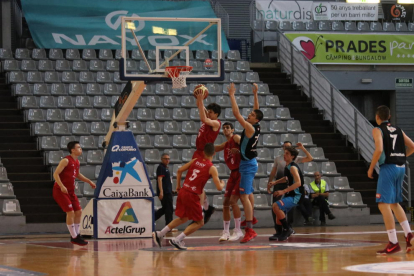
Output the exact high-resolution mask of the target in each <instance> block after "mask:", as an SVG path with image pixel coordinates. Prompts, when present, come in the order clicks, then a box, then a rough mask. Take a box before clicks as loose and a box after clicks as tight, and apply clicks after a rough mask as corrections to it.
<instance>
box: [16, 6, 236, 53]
mask: <svg viewBox="0 0 414 276" xmlns="http://www.w3.org/2000/svg"><path fill="white" fill-rule="evenodd" d="M21 2H22V6H23V12H24V15H25V18H26V21H27V23H28V25H29V29H30V32H31V34H32V37H33V39H34V41H35V43H36V45H37V46H38V47H40V48H46V49H50V48H63V49H68V48H76V49H85V48H92V49H121V17H122V16H133V17H138V16H139V17H174V18H188V17H191V18H217V17H216V15H215V13H214V11H213V9H212V8H211V5H210V3H209V2H198V1H185V2H172V1H119V0H118V1H114V0H100V1H85V0H42V1H39V0H21ZM159 23H160V22H157V25H154V24H152V23H150V22H149V21H146V22H141V23H139V24H136V26H137V30H136V31H135V33H136V35H137V36H138V39H140V40H139V42H140V44H141V46H142V48H143V49H144V50H149V49H155V46H182V45H183V44H185V43H186V42H187V41H189V40H191V39H192V38H193V37H194V36H196V35H197V34H198V33H199V32H200V31H201V30H203V29H204V27H205V26H206V24H201V23H194V22H174V23H173V24H172V23H171V22H163V23H161V24H159ZM154 27H156V29H154ZM215 28H216V27H215V26H213V27H211V28H210V29H209V30H208V31H207V32H206V33H204V34H203V35H202V36H200V37H199V38H198V39H196V41H194V42H193V43H192V44H191V45H190V49H191V50H209V51H213V50H217V48H218V47H217V31H216V29H215ZM171 29H173V32H171V31H170V30H171ZM159 30H167V31H166V32H160V31H159ZM127 49H129V50H132V49H137V46H136V43H135V41H134V39H133V36H132V34H128V35H127ZM222 50H223V51H224V52H227V51H228V50H229V46H228V44H227V39H226V37H225V35H224V32H222Z"/></svg>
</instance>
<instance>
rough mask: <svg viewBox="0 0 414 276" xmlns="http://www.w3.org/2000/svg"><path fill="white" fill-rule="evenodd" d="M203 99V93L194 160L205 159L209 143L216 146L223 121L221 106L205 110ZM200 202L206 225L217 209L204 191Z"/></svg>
mask: <svg viewBox="0 0 414 276" xmlns="http://www.w3.org/2000/svg"><path fill="white" fill-rule="evenodd" d="M197 87H198V86H196V88H195V89H194V90H196V89H197ZM203 99H204V95H203V94H202V93H199V94H198V95H197V107H198V112H199V114H200V120H201V127H200V129H199V131H198V135H197V139H196V151H195V152H194V154H193V159H194V158H198V157H204V153H203V150H204V146H205V145H206V144H207V143H213V144H214V141H216V138H217V136H218V134H219V132H220V127H221V121H220V120H219V119H218V117H219V116H220V114H221V107H220V105H218V104H216V103H211V104H209V105H208V106H207V108H205V107H204V104H203ZM200 202H201V206H202V207H203V209H204V210H205V212H206V213H205V216H204V223H207V222H208V221H209V219H210V217H211V215H212V214H213V213H214V211H215V208H214V207H213V206H211V205H210V204H209V203H208V197H207V196H206V193H205V192H204V191H203V193H202V194H201V195H200Z"/></svg>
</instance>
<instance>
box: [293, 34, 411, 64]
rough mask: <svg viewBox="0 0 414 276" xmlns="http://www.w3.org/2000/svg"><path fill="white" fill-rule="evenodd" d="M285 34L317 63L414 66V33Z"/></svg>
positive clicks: (305, 54)
mask: <svg viewBox="0 0 414 276" xmlns="http://www.w3.org/2000/svg"><path fill="white" fill-rule="evenodd" d="M285 35H286V37H287V38H288V39H289V40H290V41H292V43H293V45H295V47H296V48H297V49H298V50H299V51H300V52H301V53H302V54H303V55H304V56H305V57H306V58H308V59H309V60H310V61H311V62H312V63H315V64H414V42H413V41H414V34H413V35H411V34H401V33H399V34H386V33H384V34H369V33H364V34H350V33H337V32H335V33H323V34H321V33H311V32H304V33H300V32H299V33H298V32H289V33H285Z"/></svg>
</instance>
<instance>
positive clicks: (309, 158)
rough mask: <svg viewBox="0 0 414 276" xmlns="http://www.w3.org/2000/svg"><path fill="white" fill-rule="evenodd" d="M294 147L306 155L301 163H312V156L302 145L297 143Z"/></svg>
mask: <svg viewBox="0 0 414 276" xmlns="http://www.w3.org/2000/svg"><path fill="white" fill-rule="evenodd" d="M296 146H297V147H298V148H299V149H301V150H302V151H303V153H304V154H305V155H306V157H304V158H303V159H302V162H301V163H306V162H310V161H312V160H313V156H312V155H311V154H310V152H309V151H307V150H306V149H305V147H304V146H303V144H302V143H297V144H296Z"/></svg>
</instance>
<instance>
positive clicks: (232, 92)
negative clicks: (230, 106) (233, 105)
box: [227, 83, 236, 96]
mask: <svg viewBox="0 0 414 276" xmlns="http://www.w3.org/2000/svg"><path fill="white" fill-rule="evenodd" d="M227 91H229V95H230V96H234V94H235V93H236V87H235V86H234V83H230V85H229V86H227Z"/></svg>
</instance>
